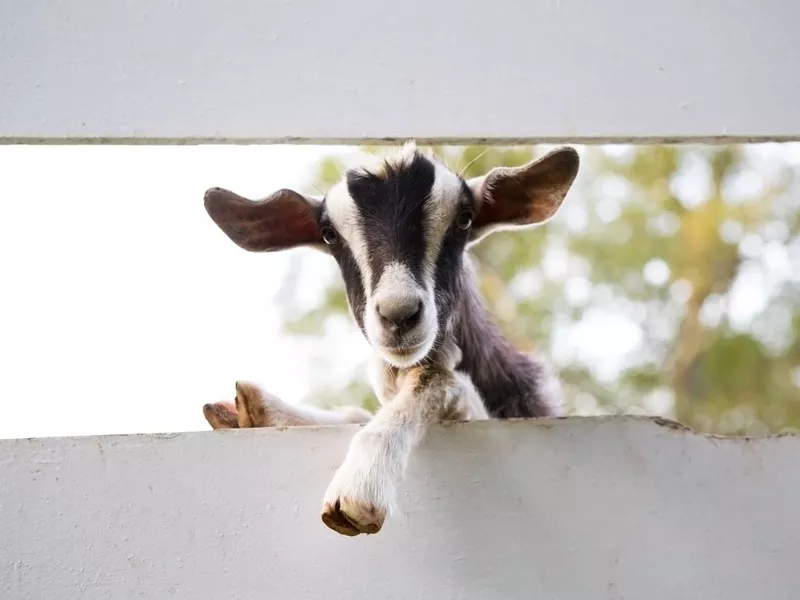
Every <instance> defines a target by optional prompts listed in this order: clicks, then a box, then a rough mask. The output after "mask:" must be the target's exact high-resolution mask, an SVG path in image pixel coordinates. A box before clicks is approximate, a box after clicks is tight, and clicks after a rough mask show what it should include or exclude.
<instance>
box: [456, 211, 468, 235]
mask: <svg viewBox="0 0 800 600" xmlns="http://www.w3.org/2000/svg"><path fill="white" fill-rule="evenodd" d="M456 227H458V228H459V229H460V230H461V231H466V230H467V229H469V228H470V227H472V213H471V212H470V211H468V210H465V211H462V212H460V213H459V215H458V217H456Z"/></svg>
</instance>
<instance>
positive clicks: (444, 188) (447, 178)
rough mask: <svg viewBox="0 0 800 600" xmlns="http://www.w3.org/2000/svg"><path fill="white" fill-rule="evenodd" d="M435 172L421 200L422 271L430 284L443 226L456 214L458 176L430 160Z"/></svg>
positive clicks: (458, 191) (445, 228)
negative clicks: (422, 207) (423, 251)
mask: <svg viewBox="0 0 800 600" xmlns="http://www.w3.org/2000/svg"><path fill="white" fill-rule="evenodd" d="M434 165H435V166H436V175H435V178H434V180H433V189H432V190H431V195H430V198H428V201H427V202H426V203H425V218H426V223H425V261H424V264H423V269H424V271H425V285H426V287H428V286H430V287H431V288H433V287H434V285H435V282H434V275H435V270H436V261H437V260H438V258H439V251H440V250H441V249H442V242H443V241H444V237H445V235H446V234H447V230H448V229H449V228H450V226H451V225H452V223H453V220H454V219H455V218H456V213H457V212H458V200H459V198H460V196H461V180H460V179H459V178H458V177H457V176H456V174H455V173H453V172H452V171H451V170H450V169H448V168H447V167H445V166H444V165H442V164H440V163H439V162H436V161H434Z"/></svg>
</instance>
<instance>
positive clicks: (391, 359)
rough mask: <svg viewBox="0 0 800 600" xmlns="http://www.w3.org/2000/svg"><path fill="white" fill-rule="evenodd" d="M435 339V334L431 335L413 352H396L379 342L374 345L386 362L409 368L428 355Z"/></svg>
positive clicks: (399, 367) (401, 367)
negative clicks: (400, 353)
mask: <svg viewBox="0 0 800 600" xmlns="http://www.w3.org/2000/svg"><path fill="white" fill-rule="evenodd" d="M435 339H436V336H435V335H433V336H431V338H430V339H429V340H427V341H426V342H425V343H424V344H422V345H421V346H420V347H419V348H418V349H417V350H416V351H415V352H414V353H413V354H402V355H398V354H394V353H393V352H392V351H391V350H389V349H387V348H383V347H381V346H379V345H377V344H374V345H373V347H374V348H375V349H376V352H377V353H378V356H380V357H381V359H382V360H383V361H384V362H386V363H389V364H390V365H392V366H393V367H396V368H398V369H407V368H409V367H413V366H414V365H416V364H417V363H418V362H420V361H421V360H422V359H423V358H425V357H426V356H427V355H428V353H429V352H430V351H431V348H433V342H434V341H435Z"/></svg>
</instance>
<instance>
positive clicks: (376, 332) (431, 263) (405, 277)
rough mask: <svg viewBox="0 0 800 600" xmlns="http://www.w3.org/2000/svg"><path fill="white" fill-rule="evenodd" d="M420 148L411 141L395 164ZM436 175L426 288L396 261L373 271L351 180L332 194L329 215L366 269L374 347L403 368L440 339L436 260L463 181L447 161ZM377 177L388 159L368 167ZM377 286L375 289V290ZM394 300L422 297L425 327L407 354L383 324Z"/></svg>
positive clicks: (427, 230) (427, 227) (428, 219)
mask: <svg viewBox="0 0 800 600" xmlns="http://www.w3.org/2000/svg"><path fill="white" fill-rule="evenodd" d="M415 151H416V148H415V146H414V145H413V144H407V145H406V146H405V147H404V148H403V150H402V151H401V152H400V153H399V154H398V155H396V156H395V157H393V158H391V159H389V162H390V163H391V164H392V165H394V166H401V165H408V164H410V163H411V162H412V161H413V160H414V153H415ZM433 163H434V165H435V178H434V183H433V188H432V190H431V193H430V197H429V198H428V199H427V201H426V204H425V222H424V223H420V227H422V228H424V238H425V254H424V257H423V265H422V269H423V271H422V277H421V279H422V286H420V284H419V283H418V282H417V280H416V278H415V277H414V274H413V273H411V272H410V270H409V269H408V267H407V266H405V265H403V264H402V263H400V262H391V263H389V264H387V265H385V266H384V267H383V270H382V272H381V273H373V272H372V271H371V267H370V261H369V249H368V248H367V244H366V237H367V236H365V235H364V232H363V226H364V225H363V221H362V219H361V217H360V215H359V211H358V207H357V205H356V203H355V201H354V200H353V198H352V197H351V196H350V194H349V191H348V188H347V183H346V180H344V181H341V182H339V183H338V184H337V185H336V186H334V187H333V188H332V189H331V191H330V192H329V193H328V196H327V199H326V205H327V209H328V214H329V216H330V219H331V221H332V223H333V225H334V226H335V227H336V229H337V231H338V233H339V235H340V236H341V237H342V238H343V239H344V240H345V242H346V243H347V245H348V247H349V249H350V251H351V252H352V254H353V258H354V260H355V262H356V264H357V266H358V270H359V271H360V273H361V283H362V286H363V290H364V295H365V300H366V306H365V310H364V328H365V330H366V334H367V338H368V341H369V342H370V344H371V345H372V347H373V348H374V349H375V350H376V352H378V354H379V355H380V356H381V357H382V358H383V359H384V360H385V361H387V362H389V363H391V364H394V365H396V366H398V367H405V366H410V365H412V364H415V363H417V362H419V361H420V360H421V359H422V358H424V357H425V356H426V355H427V354H428V352H430V349H431V347H432V346H433V343H434V341H435V339H436V334H437V310H436V302H435V297H434V294H435V280H434V279H435V271H436V262H437V259H438V257H439V252H440V249H441V246H442V242H443V240H444V237H445V235H446V233H447V231H448V229H449V227H450V226H451V224H452V223H453V220H454V219H455V217H456V213H457V211H458V204H459V197H460V194H461V180H460V179H459V178H458V177H457V176H456V175H455V174H454V173H453V172H452V171H450V170H449V169H447V168H446V167H445V166H443V165H442V164H440V163H438V162H436V161H433ZM362 169H364V170H368V172H370V173H372V174H373V175H376V176H380V175H381V173H383V172H385V162H384V161H379V162H375V164H367V165H365V166H364V167H362ZM373 285H374V286H375V289H374V291H373V290H372V288H373ZM389 298H395V299H398V298H418V299H419V300H421V301H422V306H423V308H422V318H421V320H420V323H419V325H418V326H417V327H416V328H415V329H414V330H413V331H411V332H409V334H408V335H407V336H406V340H405V344H404V345H405V346H406V348H404V349H403V350H406V351H405V352H402V353H398V351H399V349H394V350H395V351H394V352H393V349H392V348H390V347H387V344H386V343H385V339H386V332H385V330H384V328H383V325H382V323H381V319H380V315H379V313H378V306H379V304H380V302H381V301H385V300H388V299H389Z"/></svg>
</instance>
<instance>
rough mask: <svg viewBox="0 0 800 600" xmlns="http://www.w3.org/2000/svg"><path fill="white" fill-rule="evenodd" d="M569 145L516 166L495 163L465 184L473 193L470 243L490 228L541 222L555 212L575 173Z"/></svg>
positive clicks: (576, 160) (577, 163) (575, 163)
mask: <svg viewBox="0 0 800 600" xmlns="http://www.w3.org/2000/svg"><path fill="white" fill-rule="evenodd" d="M579 166H580V158H579V157H578V153H577V152H576V151H575V149H573V148H568V147H565V148H559V149H557V150H553V151H552V152H549V153H548V154H546V155H544V156H543V157H541V158H539V159H538V160H534V161H531V162H529V163H528V164H526V165H522V166H520V167H497V168H495V169H492V170H491V171H489V172H488V173H487V174H486V175H484V176H482V177H476V178H475V179H471V180H470V181H469V182H468V184H469V187H470V189H471V190H472V194H473V196H474V197H475V203H476V207H475V211H476V215H475V220H474V223H473V226H472V231H473V233H472V236H471V238H470V243H471V244H474V243H476V242H478V241H479V240H480V239H482V238H484V237H485V236H487V235H488V234H490V233H491V232H492V231H496V230H498V229H514V228H519V227H526V226H529V225H536V224H539V223H544V222H545V221H547V220H548V219H550V218H551V217H552V216H553V215H555V214H556V211H558V208H559V207H560V206H561V203H562V202H563V201H564V198H565V197H566V195H567V192H568V191H569V189H570V187H572V182H573V181H575V177H576V176H577V175H578V167H579Z"/></svg>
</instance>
